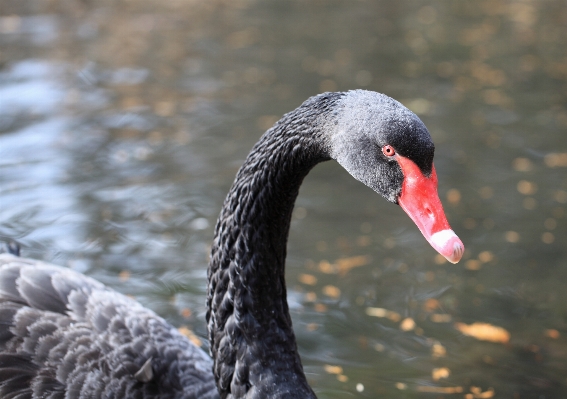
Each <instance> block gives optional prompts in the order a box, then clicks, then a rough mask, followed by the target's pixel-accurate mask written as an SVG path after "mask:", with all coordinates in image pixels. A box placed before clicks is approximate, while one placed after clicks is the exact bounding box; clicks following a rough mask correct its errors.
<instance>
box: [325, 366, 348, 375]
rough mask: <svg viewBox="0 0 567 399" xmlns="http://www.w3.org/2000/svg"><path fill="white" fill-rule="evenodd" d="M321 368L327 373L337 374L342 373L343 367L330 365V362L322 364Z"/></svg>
mask: <svg viewBox="0 0 567 399" xmlns="http://www.w3.org/2000/svg"><path fill="white" fill-rule="evenodd" d="M323 369H324V370H325V372H327V373H328V374H337V375H338V374H342V373H343V368H342V367H341V366H332V365H330V364H326V365H325V366H323Z"/></svg>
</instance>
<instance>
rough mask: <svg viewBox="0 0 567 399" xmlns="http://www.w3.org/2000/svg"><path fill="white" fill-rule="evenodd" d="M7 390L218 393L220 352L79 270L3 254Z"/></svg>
mask: <svg viewBox="0 0 567 399" xmlns="http://www.w3.org/2000/svg"><path fill="white" fill-rule="evenodd" d="M0 397H1V398H5V399H12V398H13V399H19V398H32V399H33V398H54V399H55V398H65V399H72V398H77V399H86V398H93V399H94V398H109V399H110V398H116V399H118V398H140V399H143V398H160V399H165V398H183V399H190V398H201V399H207V398H218V393H217V391H216V387H215V383H214V378H213V373H212V360H211V359H210V358H209V357H208V356H207V355H206V354H205V353H204V352H203V351H202V350H201V349H200V348H198V347H197V346H195V345H193V344H192V343H191V342H189V340H188V339H187V338H186V337H185V336H183V335H182V334H180V333H179V332H178V331H177V330H176V329H175V328H173V327H172V326H171V325H169V324H168V323H167V322H166V321H165V320H164V319H162V318H161V317H159V316H157V315H156V314H155V313H154V312H152V311H151V310H149V309H146V308H144V307H143V306H142V305H140V304H139V303H138V302H136V301H134V300H133V299H131V298H128V297H126V296H125V295H122V294H120V293H118V292H116V291H113V290H111V289H109V288H107V287H105V286H104V285H103V284H101V283H100V282H98V281H96V280H93V279H92V278H89V277H86V276H84V275H82V274H79V273H76V272H74V271H72V270H69V269H66V268H63V267H59V266H54V265H50V264H46V263H43V262H39V261H36V260H31V259H25V258H19V257H16V256H13V255H10V254H0Z"/></svg>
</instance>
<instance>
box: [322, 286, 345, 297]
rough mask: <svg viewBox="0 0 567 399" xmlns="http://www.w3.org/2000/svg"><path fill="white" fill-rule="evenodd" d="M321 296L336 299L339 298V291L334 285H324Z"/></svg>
mask: <svg viewBox="0 0 567 399" xmlns="http://www.w3.org/2000/svg"><path fill="white" fill-rule="evenodd" d="M323 294H325V295H327V296H330V297H331V298H335V299H336V298H338V297H340V296H341V290H340V289H339V288H337V287H335V286H334V285H326V286H324V287H323Z"/></svg>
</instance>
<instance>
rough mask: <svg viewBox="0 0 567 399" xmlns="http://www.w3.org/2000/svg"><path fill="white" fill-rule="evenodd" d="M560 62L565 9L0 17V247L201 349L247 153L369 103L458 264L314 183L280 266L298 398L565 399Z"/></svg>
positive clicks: (392, 214) (271, 5) (76, 5)
mask: <svg viewBox="0 0 567 399" xmlns="http://www.w3.org/2000/svg"><path fill="white" fill-rule="evenodd" d="M565 43H567V3H566V2H565V1H564V0H546V1H533V0H531V1H530V0H518V1H514V0H482V1H480V0H479V1H458V2H456V1H451V0H429V1H425V2H424V1H415V0H397V1H395V2H394V1H362V0H361V1H348V0H343V1H339V0H329V1H322V0H319V1H310V2H306V1H299V0H297V1H283V0H279V1H270V2H267V1H259V0H235V1H220V0H210V1H197V0H170V1H156V0H136V1H134V0H130V1H128V0H123V1H119V0H98V1H97V0H60V1H58V0H48V1H42V0H2V7H1V9H0V46H1V47H0V192H1V194H0V239H2V240H7V239H16V240H17V241H19V242H20V243H21V244H22V246H23V255H25V256H29V257H34V258H38V259H44V260H46V261H50V262H54V263H57V264H62V265H66V266H68V267H70V268H73V269H75V270H78V271H80V272H84V273H86V274H88V275H91V276H94V277H95V278H97V279H99V280H101V281H102V282H104V283H106V284H108V285H110V286H111V287H113V288H115V289H117V290H119V291H121V292H123V293H126V294H128V295H132V296H135V297H136V298H137V299H138V300H140V301H141V302H142V303H143V304H144V305H147V306H149V307H151V308H152V309H154V310H156V311H157V312H158V313H160V314H161V315H163V316H164V317H166V318H167V319H168V320H169V321H171V323H173V324H174V325H176V326H178V327H182V330H183V331H185V332H186V333H188V334H190V335H192V336H193V339H195V340H200V341H201V343H202V344H203V345H204V347H205V348H206V347H207V343H206V340H205V339H204V337H205V336H206V330H205V323H204V312H205V307H204V303H205V284H206V281H205V280H206V265H207V254H208V249H209V245H210V242H211V238H212V228H213V226H214V223H215V220H216V217H217V215H218V212H219V210H220V207H221V204H222V201H223V199H224V196H225V194H226V192H227V190H228V188H229V187H230V184H231V183H232V180H233V178H234V175H235V173H236V171H237V169H238V167H239V166H240V164H241V163H242V161H243V160H244V158H245V156H246V154H247V153H248V151H249V149H250V148H251V147H252V145H253V144H254V142H255V141H256V140H257V138H258V137H259V136H260V135H261V134H262V132H263V131H264V130H266V129H267V128H268V127H270V126H271V125H272V123H273V122H275V121H276V120H277V119H278V118H279V117H280V116H281V115H282V114H283V113H285V112H288V111H290V110H292V109H294V108H295V107H296V106H298V105H299V104H300V103H301V102H302V101H304V100H305V99H306V98H307V97H309V96H311V95H315V94H317V93H320V92H323V91H335V90H349V89H355V88H364V89H369V90H375V91H379V92H383V93H386V94H388V95H390V96H392V97H394V98H396V99H398V100H400V101H402V102H403V103H404V104H406V105H407V106H408V107H409V108H411V109H412V110H413V111H414V112H416V113H417V114H418V115H419V116H420V117H421V118H422V119H423V121H424V122H425V124H426V125H427V126H428V128H429V130H430V132H431V134H432V136H433V138H434V141H435V143H436V155H435V164H436V168H437V173H438V175H439V182H440V187H439V193H440V196H441V198H442V200H443V202H444V204H445V209H446V212H447V215H448V218H449V221H450V223H451V225H452V227H453V229H454V230H455V231H456V232H457V233H458V234H459V236H460V237H461V238H462V240H463V242H464V243H465V246H466V248H467V251H466V253H465V258H464V260H463V261H462V262H461V263H459V264H458V265H450V264H448V263H444V262H443V261H442V259H440V258H439V257H438V256H436V255H435V252H434V251H433V249H431V248H430V247H429V245H428V244H427V243H426V242H425V240H424V239H423V237H422V236H421V234H420V233H419V231H418V230H417V228H416V227H415V226H414V225H413V223H412V222H411V221H410V219H409V218H408V217H407V216H405V214H404V213H403V212H402V211H401V210H400V209H399V207H396V206H394V205H392V204H390V203H387V202H386V201H384V200H383V199H381V198H379V197H378V196H377V195H376V194H375V193H373V192H372V191H371V190H369V189H367V188H366V187H364V186H362V185H361V184H360V183H358V182H356V181H355V180H353V179H352V178H351V177H350V176H349V175H348V174H347V173H346V172H345V171H344V170H342V169H341V168H340V167H339V166H338V165H337V164H335V163H333V162H328V163H325V164H323V165H320V166H318V167H317V168H315V169H314V171H313V172H312V173H311V174H310V175H309V176H308V177H307V179H306V180H305V183H304V186H303V187H302V190H301V193H300V196H299V198H298V200H297V204H296V210H295V213H294V219H293V223H292V228H291V235H290V241H289V250H288V254H289V256H288V264H287V281H288V286H289V293H288V295H289V301H290V307H291V312H292V318H293V321H294V326H295V330H296V334H297V337H298V345H299V349H300V353H301V356H302V359H303V362H304V365H305V370H306V373H307V375H308V379H309V381H310V383H311V384H312V386H313V387H314V389H315V391H316V392H317V394H318V395H319V397H321V398H350V397H353V398H355V397H358V398H374V397H378V396H380V395H382V396H384V397H400V398H429V397H458V398H461V397H464V398H467V399H472V398H491V397H495V398H538V399H539V398H564V397H567V290H566V289H565V286H566V282H567V236H566V233H567V223H566V218H567V215H566V214H565V211H566V207H567V205H566V204H567V174H566V172H567V107H566V100H567V46H566V45H565ZM475 323H485V324H483V325H480V324H475ZM190 331H192V332H194V333H191V332H190ZM193 334H194V335H193Z"/></svg>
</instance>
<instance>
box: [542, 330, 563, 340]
mask: <svg viewBox="0 0 567 399" xmlns="http://www.w3.org/2000/svg"><path fill="white" fill-rule="evenodd" d="M545 336H546V337H549V338H553V339H557V338H559V337H560V336H561V334H560V333H559V331H557V330H555V329H549V330H545Z"/></svg>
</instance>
